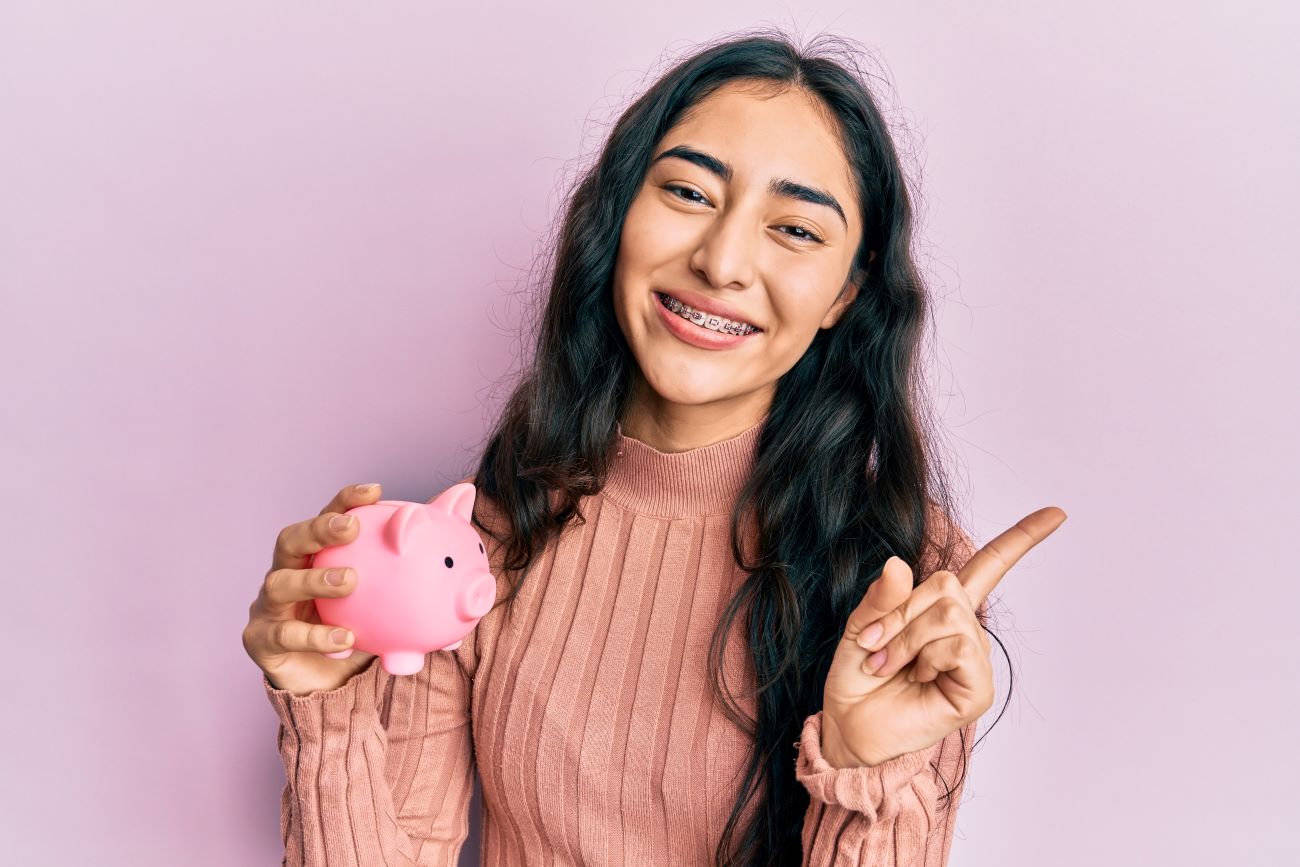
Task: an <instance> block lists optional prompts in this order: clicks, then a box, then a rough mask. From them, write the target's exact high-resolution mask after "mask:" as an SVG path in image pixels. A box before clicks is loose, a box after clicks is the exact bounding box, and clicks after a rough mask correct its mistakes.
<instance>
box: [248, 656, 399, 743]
mask: <svg viewBox="0 0 1300 867" xmlns="http://www.w3.org/2000/svg"><path fill="white" fill-rule="evenodd" d="M378 660H379V657H375V658H374V659H372V660H371V661H370V665H369V666H367V667H366V668H364V669H362V670H361V671H359V672H357V673H356V674H354V675H353V676H352V677H350V678H348V680H347V681H346V682H345V683H344V684H343V685H342V686H339V687H336V688H334V689H328V690H318V691H317V692H313V693H308V694H307V695H294V694H293V693H292V692H290V691H289V690H287V689H278V688H277V687H275V686H274V685H273V684H272V683H271V681H270V679H269V678H268V677H267V676H266V672H262V687H263V688H264V689H265V691H266V697H267V699H268V700H269V701H270V702H271V707H273V708H274V709H275V713H276V716H278V717H279V718H280V722H281V724H283V725H284V726H285V727H286V728H287V729H289V730H290V731H294V732H296V733H297V734H298V737H299V742H303V741H315V740H317V739H318V738H329V737H330V736H332V735H333V736H337V735H346V734H347V733H348V731H350V730H351V728H352V725H353V716H354V714H355V712H356V709H357V708H358V707H362V708H364V707H366V706H367V705H368V706H369V707H370V708H372V709H373V712H374V714H375V717H376V718H378V716H379V709H378V707H375V706H374V703H373V702H369V703H367V702H365V701H359V700H358V698H359V696H369V695H371V694H372V693H373V691H374V684H373V681H374V679H375V675H376V671H375V664H376V663H377V662H378Z"/></svg>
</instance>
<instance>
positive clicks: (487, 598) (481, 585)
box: [456, 572, 497, 621]
mask: <svg viewBox="0 0 1300 867" xmlns="http://www.w3.org/2000/svg"><path fill="white" fill-rule="evenodd" d="M496 592H497V584H496V579H494V578H493V577H492V573H490V572H480V573H479V574H478V575H477V576H476V577H475V578H472V579H471V580H470V581H469V583H468V584H466V585H465V586H464V587H462V588H461V591H460V594H459V595H458V596H457V597H456V616H457V617H459V618H460V619H461V620H466V621H469V620H478V619H479V618H480V617H482V616H483V615H484V614H487V613H488V612H489V611H491V610H492V603H493V602H494V601H496Z"/></svg>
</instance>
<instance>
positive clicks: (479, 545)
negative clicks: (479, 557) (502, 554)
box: [478, 542, 487, 554]
mask: <svg viewBox="0 0 1300 867" xmlns="http://www.w3.org/2000/svg"><path fill="white" fill-rule="evenodd" d="M478 552H479V553H480V554H486V553H487V552H486V551H484V550H483V543H482V542H479V543H478Z"/></svg>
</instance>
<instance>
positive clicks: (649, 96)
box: [475, 31, 1010, 865]
mask: <svg viewBox="0 0 1300 867" xmlns="http://www.w3.org/2000/svg"><path fill="white" fill-rule="evenodd" d="M827 41H828V42H829V43H830V44H831V45H832V46H840V45H842V44H843V42H844V41H845V40H842V39H841V38H839V37H830V38H827ZM815 47H816V43H814V47H813V49H815ZM813 49H809V50H804V49H801V48H798V47H796V46H795V45H794V44H792V43H791V42H790V41H789V40H788V39H787V38H786V37H785V36H784V35H783V34H780V33H775V34H774V33H755V32H753V31H750V32H749V33H747V34H743V35H741V36H739V37H733V38H728V39H726V40H725V41H722V42H718V43H715V44H713V45H711V46H708V47H706V48H704V49H702V50H698V51H697V52H695V53H694V54H692V55H691V56H689V57H688V58H686V59H685V60H683V61H681V62H679V63H677V64H676V65H674V66H673V67H672V68H671V69H669V70H668V71H667V72H666V73H665V74H664V75H663V76H662V77H660V78H659V79H658V80H657V81H656V82H655V83H654V84H653V85H652V86H651V87H650V88H649V90H648V91H647V92H645V93H644V94H643V95H642V96H640V97H639V98H638V99H637V100H636V101H635V102H634V103H633V104H632V105H631V106H630V107H628V108H627V110H626V111H625V112H624V113H623V114H622V115H621V116H620V117H619V119H618V122H617V123H616V124H615V125H614V128H613V130H612V131H611V133H610V135H609V137H608V140H607V141H606V143H605V146H604V148H603V150H602V151H601V153H600V156H599V159H598V161H597V162H596V164H595V165H594V166H592V167H590V168H589V169H587V170H586V171H585V172H584V173H583V174H582V175H581V176H580V177H579V178H578V181H577V183H576V187H575V189H574V191H573V193H572V195H571V197H570V198H569V200H568V204H567V208H566V210H565V213H564V216H563V221H562V223H561V224H560V234H559V237H558V239H557V242H556V243H554V244H553V245H552V246H551V248H550V249H551V251H552V252H551V254H550V255H551V256H552V258H549V259H546V260H544V263H545V265H546V267H547V269H548V273H547V279H548V281H549V292H548V293H546V295H545V306H544V310H543V311H542V316H541V319H540V321H539V322H534V323H533V326H532V329H531V330H532V331H533V333H534V335H535V343H534V344H533V349H534V351H533V358H532V359H531V360H530V361H529V362H528V363H527V364H526V365H525V367H524V370H523V373H522V375H521V376H520V377H519V380H518V383H517V385H516V386H515V387H514V390H513V392H512V394H511V395H510V397H509V399H508V400H507V401H506V403H505V406H504V408H503V412H502V416H501V419H500V421H499V422H498V424H497V425H496V427H495V428H494V429H493V430H492V431H491V433H490V434H489V436H488V439H487V443H486V445H485V447H484V449H483V453H482V457H481V459H480V461H479V465H478V468H477V471H476V474H475V484H476V486H477V488H478V490H479V491H480V493H481V494H482V495H484V496H486V497H487V498H489V499H490V501H491V502H492V504H493V510H494V511H497V512H499V513H500V514H501V515H502V516H503V517H504V518H505V519H506V521H507V522H508V525H507V526H504V527H496V526H488V525H485V524H483V523H482V522H481V521H479V520H478V515H479V511H478V510H477V509H476V510H475V515H476V523H477V524H478V526H479V527H480V528H481V529H483V530H484V531H485V532H488V533H489V534H490V535H492V536H493V538H495V539H496V540H497V541H498V543H500V549H501V550H502V551H503V552H504V559H503V561H502V570H503V571H504V572H505V573H506V574H507V576H508V581H509V584H510V587H511V588H512V589H511V592H510V594H509V595H508V596H507V597H506V598H505V599H503V600H501V603H499V604H504V603H508V602H509V601H511V600H513V599H514V598H515V596H516V595H518V592H519V589H520V587H521V586H522V584H523V580H524V575H525V573H526V572H527V570H528V567H529V566H530V565H531V564H532V563H533V562H534V560H535V558H537V557H538V556H539V555H540V554H541V553H542V551H543V549H544V548H545V546H546V544H547V543H548V541H549V540H550V539H551V538H552V536H554V535H556V534H558V533H559V532H560V531H561V530H562V529H563V527H564V526H565V525H566V524H567V523H569V522H570V521H576V522H578V523H581V522H582V520H583V517H582V515H581V513H580V512H579V510H578V504H579V501H580V500H581V499H582V498H583V497H586V496H590V495H593V494H596V493H598V492H599V491H600V490H601V488H602V486H603V484H604V480H605V478H606V477H607V469H608V467H607V460H608V456H609V454H610V446H611V444H612V442H613V439H614V437H615V434H616V430H615V423H616V421H619V420H621V419H622V418H623V412H624V410H625V409H626V407H627V403H628V400H629V396H630V394H631V386H632V383H633V381H634V380H633V377H634V375H635V374H636V372H637V368H636V362H635V359H634V357H633V356H632V354H631V350H630V348H629V347H628V345H627V342H626V340H625V338H624V337H623V334H622V332H621V331H620V329H619V325H618V322H617V320H616V319H615V316H614V309H613V302H612V275H613V273H614V264H615V258H616V255H617V250H618V240H619V237H620V234H621V231H622V226H623V220H624V216H625V214H626V213H627V210H628V208H629V206H630V205H631V203H632V200H633V199H634V197H635V196H636V195H637V192H638V190H639V189H640V187H641V185H642V183H643V181H644V175H645V172H646V170H647V167H648V165H649V163H650V159H651V157H652V156H653V154H654V148H655V146H656V144H657V143H658V142H659V141H660V140H661V138H662V137H663V135H664V134H665V133H666V132H667V131H668V130H669V129H670V128H671V127H672V125H673V124H674V122H675V121H676V120H677V119H679V118H680V117H681V115H682V113H683V112H684V111H686V110H687V109H689V108H690V107H691V106H693V105H694V104H695V103H697V102H698V101H699V100H701V99H702V98H704V97H706V96H707V95H709V94H710V93H712V92H713V91H714V90H716V89H717V88H718V87H719V86H721V85H724V84H726V83H728V82H731V81H734V80H737V79H746V80H749V81H752V82H755V83H762V82H768V83H770V84H771V85H772V87H773V88H775V89H782V88H803V89H804V90H806V91H808V92H810V93H812V94H815V95H816V96H817V97H819V98H820V100H821V102H822V103H823V104H824V105H825V106H826V107H827V108H828V109H829V113H830V116H832V117H834V118H835V119H836V121H837V122H838V125H839V132H840V136H841V142H842V144H843V148H844V152H845V154H846V155H847V158H848V162H849V164H850V166H851V169H852V173H853V176H854V178H855V179H856V192H857V198H858V201H859V202H860V203H861V219H862V225H863V238H862V244H861V246H860V247H859V249H858V251H857V254H856V256H855V258H854V261H853V263H852V265H851V267H850V269H849V273H848V275H847V276H846V281H845V288H847V286H848V283H849V282H850V281H852V282H855V283H857V284H858V285H859V286H860V287H861V288H860V291H859V292H858V295H857V297H856V298H855V299H854V301H853V302H852V304H851V305H850V306H849V308H848V309H847V310H846V311H845V313H844V315H843V316H842V317H841V318H840V320H839V322H838V323H837V324H836V325H835V326H834V327H833V328H830V329H825V330H820V331H818V333H817V336H816V337H815V338H814V340H813V342H812V344H811V345H810V346H809V347H808V350H807V351H806V352H805V353H804V355H803V357H801V358H800V359H799V361H798V362H796V363H795V365H794V366H793V367H792V368H791V369H790V370H789V371H788V372H787V373H785V374H784V375H783V376H782V377H781V379H780V381H779V382H778V383H777V387H776V390H775V395H774V398H773V403H772V406H771V408H770V412H769V415H768V417H767V419H766V422H765V423H764V425H763V428H762V430H761V432H760V437H759V443H758V451H757V455H756V461H755V464H754V468H753V472H752V474H751V475H750V477H749V478H748V480H747V481H746V483H745V485H744V487H743V489H742V491H741V494H740V496H739V498H738V500H737V503H736V505H735V508H734V509H733V511H732V514H731V547H732V553H733V556H734V557H735V559H736V562H737V564H739V565H740V567H741V568H742V569H743V570H744V571H745V572H746V573H747V575H748V577H747V579H746V581H745V583H744V584H743V586H742V587H741V588H740V590H739V591H738V592H737V594H736V596H735V597H734V598H733V599H732V600H731V602H730V604H729V605H728V607H727V609H726V611H725V613H724V615H723V618H722V620H721V622H720V623H719V625H718V627H717V629H716V631H715V632H714V634H713V640H712V642H711V645H710V651H709V671H710V676H711V677H712V679H713V680H714V682H715V685H716V687H717V689H718V695H719V696H720V699H721V701H722V704H723V707H724V709H725V712H726V714H727V715H728V717H729V718H731V719H732V721H733V722H735V723H736V724H737V725H739V726H741V727H742V728H743V729H744V730H746V731H748V732H751V733H752V735H753V751H752V754H751V758H750V761H749V763H748V766H747V774H746V777H745V779H744V783H743V785H742V786H741V788H740V791H739V793H738V795H737V799H736V802H735V805H734V807H733V809H732V811H731V816H730V818H729V820H728V822H727V825H726V828H725V830H724V831H723V834H722V837H721V839H720V840H719V843H718V847H717V850H716V852H715V861H716V863H717V864H718V865H732V864H735V865H739V864H750V865H769V864H790V863H799V860H800V848H801V842H800V832H801V828H802V825H803V817H804V813H805V811H806V809H807V807H808V802H809V798H808V793H807V791H806V790H805V789H804V787H803V786H802V785H801V784H799V783H798V781H797V780H796V779H795V774H794V770H795V748H794V743H795V741H796V740H798V738H799V736H800V732H801V728H802V724H803V721H804V719H805V717H807V716H808V715H809V714H812V713H816V712H817V711H818V710H819V709H821V703H822V690H823V686H824V682H825V678H826V673H827V671H828V670H829V668H830V664H831V660H832V658H833V656H834V653H835V647H836V644H837V642H838V641H839V639H840V637H841V636H842V634H843V631H844V626H845V622H846V620H847V618H848V615H849V612H850V611H852V609H853V608H854V607H855V606H856V605H857V604H858V603H859V602H860V601H861V599H862V595H863V593H865V591H866V589H867V587H868V586H869V584H870V583H871V582H872V581H873V580H874V579H875V578H876V577H877V576H878V575H879V574H880V570H881V567H882V566H883V564H884V562H885V560H887V559H888V558H889V556H890V555H897V556H899V557H901V558H902V559H904V560H905V561H907V563H908V564H909V565H910V566H911V567H912V570H913V573H914V574H915V575H916V576H917V581H918V582H919V580H921V578H923V577H924V576H925V575H928V574H930V572H932V571H935V570H938V569H944V568H958V567H959V565H960V564H959V563H957V564H955V565H954V557H956V556H958V554H959V553H960V552H963V551H964V552H967V553H968V552H969V537H968V536H967V535H966V534H965V533H964V531H962V530H961V528H960V527H959V525H958V523H957V521H956V519H955V515H956V509H954V508H953V500H952V495H951V493H950V491H949V487H948V483H947V481H946V479H945V473H944V470H943V466H942V463H941V461H940V460H939V459H938V457H937V452H938V450H937V448H935V443H936V442H937V438H938V436H939V430H938V426H937V425H935V424H933V423H932V421H931V419H930V416H929V413H930V407H929V404H928V402H927V400H926V399H925V391H924V388H923V383H922V377H921V376H920V371H919V370H918V367H919V360H920V355H921V348H922V338H923V337H924V336H925V333H926V329H927V327H928V326H929V325H930V319H931V317H930V312H931V311H930V301H929V297H928V293H927V291H926V288H925V286H924V284H923V280H922V276H921V273H920V270H919V269H918V267H917V265H916V264H915V262H914V260H913V255H912V249H911V247H912V240H913V237H912V236H913V209H912V204H911V199H910V197H909V193H908V190H907V186H906V180H907V179H906V178H905V176H904V173H903V170H902V167H901V166H900V162H899V158H898V154H897V153H896V151H895V146H894V143H893V141H892V140H891V137H890V134H889V131H888V129H887V126H886V121H885V119H884V117H883V116H882V113H881V111H880V110H879V108H878V106H877V103H876V101H875V100H874V99H873V97H872V95H871V93H870V92H869V90H868V87H867V85H866V84H865V82H864V81H863V80H862V77H861V75H862V74H861V72H860V70H858V67H857V64H856V63H855V62H854V60H853V59H852V57H851V56H846V60H845V62H843V63H841V62H838V61H836V60H835V59H833V58H832V56H831V54H828V53H823V52H817V51H815V50H813ZM850 70H853V72H851V71H850ZM854 72H857V75H855V74H854ZM743 521H752V524H751V525H750V526H751V527H752V528H753V530H754V531H756V540H757V541H756V548H757V550H756V551H754V552H752V554H753V557H752V561H747V560H746V556H747V555H748V554H749V553H750V552H746V551H742V543H741V540H742V539H743V538H744V535H743V534H744V532H745V530H743V529H742V527H743V524H742V522H743ZM740 616H745V617H747V634H748V638H749V643H750V646H751V652H752V659H753V664H754V671H755V673H756V678H757V684H756V689H755V692H754V693H753V695H754V696H755V697H756V699H757V701H756V706H757V719H753V720H751V719H748V718H746V716H745V714H744V713H743V711H742V709H741V708H740V706H739V705H737V704H736V703H735V701H734V698H735V697H734V695H732V694H730V693H729V690H728V688H727V686H726V684H725V682H724V680H723V679H722V677H721V676H720V669H721V659H722V658H723V649H724V647H725V643H726V636H727V633H728V631H729V628H730V625H731V624H732V622H733V621H734V619H735V618H737V617H740ZM984 617H985V615H984V614H983V612H981V618H982V623H983V618H984ZM984 626H985V629H986V631H987V625H986V624H984ZM990 634H991V633H990ZM994 637H995V638H996V636H994ZM998 644H999V646H1001V641H999V642H998ZM1003 651H1004V653H1005V648H1004V649H1003ZM1008 662H1009V660H1008ZM1009 697H1010V694H1009V693H1008V699H1009ZM1004 709H1005V705H1004ZM1000 716H1001V714H1000V713H999V717H1000ZM964 746H965V742H964V734H963V747H964ZM935 770H936V771H938V768H935ZM962 773H963V774H964V773H965V765H964V762H963V765H962ZM959 781H960V778H959V780H958V781H952V782H950V781H944V785H945V787H946V788H947V794H946V795H945V797H946V798H947V800H948V801H951V797H950V796H951V794H952V792H953V790H954V789H955V787H956V784H957V782H959ZM752 798H758V799H760V803H759V804H758V805H757V806H758V809H756V810H755V811H754V812H753V813H752V815H751V818H750V819H749V821H747V822H746V823H745V825H744V827H741V819H742V815H743V814H744V812H745V806H746V804H747V803H749V801H750V799H752Z"/></svg>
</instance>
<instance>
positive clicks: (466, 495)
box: [429, 482, 476, 523]
mask: <svg viewBox="0 0 1300 867" xmlns="http://www.w3.org/2000/svg"><path fill="white" fill-rule="evenodd" d="M475 493H476V490H475V488H474V486H473V485H472V484H470V483H469V482H460V483H458V484H455V485H452V486H451V487H450V488H448V489H447V490H445V491H443V492H442V493H441V494H439V495H438V496H436V497H434V498H433V499H432V500H430V501H429V505H430V506H432V507H433V508H435V509H439V510H441V511H443V512H446V513H447V514H449V515H455V516H456V517H457V518H460V519H461V520H463V521H465V522H466V523H469V521H470V519H471V518H472V517H473V515H474V494H475Z"/></svg>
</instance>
